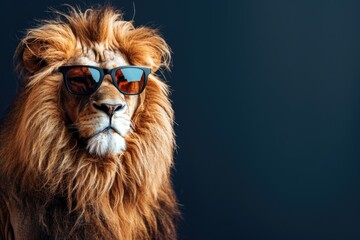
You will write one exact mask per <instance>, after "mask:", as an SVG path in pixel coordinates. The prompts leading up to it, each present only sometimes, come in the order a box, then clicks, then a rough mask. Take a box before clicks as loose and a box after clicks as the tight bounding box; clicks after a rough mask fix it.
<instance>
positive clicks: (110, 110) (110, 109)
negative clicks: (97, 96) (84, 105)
mask: <svg viewBox="0 0 360 240" xmlns="http://www.w3.org/2000/svg"><path fill="white" fill-rule="evenodd" d="M93 106H94V108H96V109H98V110H100V111H102V112H104V113H106V114H107V115H109V116H112V115H114V113H115V112H116V111H120V110H122V109H124V108H125V107H126V103H121V104H108V103H101V104H97V103H93Z"/></svg>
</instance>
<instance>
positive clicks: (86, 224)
mask: <svg viewBox="0 0 360 240" xmlns="http://www.w3.org/2000/svg"><path fill="white" fill-rule="evenodd" d="M69 9H70V11H69V14H63V13H57V14H58V17H57V18H56V19H55V20H47V21H44V22H43V24H42V25H40V26H39V27H36V28H34V29H30V30H29V31H28V33H27V35H26V37H25V38H24V39H23V40H22V41H21V43H20V45H19V47H18V50H17V53H16V58H17V59H18V70H19V72H21V73H22V74H23V75H24V79H25V80H24V87H23V89H22V90H21V91H20V93H19V95H18V97H17V99H16V101H15V102H14V104H13V105H12V106H11V111H10V112H9V114H8V116H7V118H6V119H5V121H4V123H3V125H2V127H1V130H0V138H1V145H0V180H1V187H0V204H1V206H0V223H1V224H2V226H0V238H2V237H3V238H5V239H7V238H6V236H8V238H9V239H12V237H11V236H12V235H13V234H14V235H15V237H16V236H21V234H25V233H21V231H22V230H21V229H22V228H21V227H20V228H19V226H15V225H16V223H15V222H14V220H13V219H14V218H15V217H14V216H13V217H12V216H11V215H12V214H15V213H14V212H17V213H19V214H20V215H19V216H20V217H19V218H22V217H23V218H24V219H25V220H24V222H26V221H27V220H29V221H28V222H31V224H25V228H26V226H28V228H29V229H30V230H31V228H35V229H33V231H32V232H33V234H35V233H38V234H39V235H38V236H42V237H44V236H45V237H44V238H50V239H175V238H176V231H175V225H174V220H175V219H176V217H177V216H178V209H177V205H176V200H175V195H174V191H173V190H172V183H171V176H170V170H171V167H172V165H173V149H174V133H173V110H172V108H171V103H170V101H169V99H168V94H169V89H168V86H167V85H166V84H165V83H164V82H162V81H160V79H159V78H158V77H157V76H156V75H154V74H151V75H150V77H149V78H150V79H149V81H148V84H147V87H146V89H145V91H144V92H143V93H142V94H141V95H140V96H139V100H138V102H137V104H138V105H137V108H136V110H135V112H134V114H133V116H132V126H133V131H131V132H130V133H129V134H128V135H127V137H126V144H127V148H126V150H125V152H124V153H123V154H120V155H119V156H115V155H106V156H103V157H96V156H93V155H89V154H88V152H87V151H86V149H85V148H84V146H82V144H81V143H80V142H79V140H78V139H77V138H76V137H74V135H73V134H72V133H71V131H69V129H68V127H67V120H66V111H65V110H64V108H63V101H64V98H63V97H62V95H63V93H64V86H63V80H62V75H61V74H60V73H59V72H57V69H58V67H60V66H62V65H64V64H66V63H67V62H68V61H69V60H70V59H72V58H73V57H76V56H81V55H82V54H83V53H84V49H87V48H90V49H96V46H98V45H99V44H103V46H104V48H105V49H109V50H112V51H118V52H120V53H122V54H123V55H124V56H125V57H126V58H127V60H128V62H129V63H130V64H131V65H140V66H150V67H151V68H152V71H153V72H155V71H156V70H158V69H159V68H160V67H166V68H167V67H168V66H169V61H170V50H169V48H168V46H167V44H166V43H165V41H164V40H163V39H162V38H161V36H160V35H159V34H158V32H157V31H156V30H154V29H150V28H147V27H139V28H135V27H134V25H133V24H132V22H128V21H124V20H122V16H121V13H120V12H118V11H116V10H114V9H112V8H111V7H105V8H99V9H89V10H87V11H85V12H81V11H78V10H76V9H74V8H69ZM79 44H80V46H79ZM95 52H96V51H95ZM96 53H97V56H96V61H98V62H101V58H102V57H103V56H101V53H102V52H101V51H98V52H96ZM9 204H10V205H11V206H13V207H9V206H8V205H9ZM14 209H15V210H14ZM9 216H10V217H9ZM9 219H10V220H9ZM20 220H21V219H20ZM9 222H10V223H11V224H9ZM10 225H12V226H10ZM23 228H24V227H23ZM19 229H20V230H19ZM24 231H25V232H26V229H25V230H24ZM20 239H21V237H20Z"/></svg>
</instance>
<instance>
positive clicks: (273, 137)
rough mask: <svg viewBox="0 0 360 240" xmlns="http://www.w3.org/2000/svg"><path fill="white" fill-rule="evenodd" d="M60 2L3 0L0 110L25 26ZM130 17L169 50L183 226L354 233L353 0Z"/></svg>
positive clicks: (357, 95)
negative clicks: (154, 30)
mask: <svg viewBox="0 0 360 240" xmlns="http://www.w3.org/2000/svg"><path fill="white" fill-rule="evenodd" d="M61 3H64V1H45V0H43V1H37V2H36V3H34V2H33V1H6V2H4V3H2V4H1V6H2V14H1V15H0V18H1V22H2V26H1V27H2V30H1V42H2V44H1V45H0V47H1V50H0V53H1V54H0V58H1V63H2V66H1V70H2V71H1V72H2V77H1V88H0V96H1V101H0V113H1V115H4V113H5V112H6V109H7V106H8V105H9V103H10V102H11V100H12V99H13V98H14V96H15V94H16V86H17V83H18V80H16V74H15V73H14V70H13V69H14V68H13V64H12V54H13V52H14V50H15V47H16V45H17V44H18V42H19V39H20V38H21V37H22V36H23V31H24V30H25V29H26V28H28V27H31V26H34V25H35V24H36V22H35V21H34V20H33V19H41V18H44V17H47V16H48V14H47V13H46V10H47V8H48V7H56V8H59V7H60V4H61ZM67 3H70V4H75V3H78V4H80V5H81V6H84V5H88V3H93V4H94V3H97V2H95V1H81V2H80V1H79V2H77V1H67ZM98 3H101V2H98ZM112 4H113V5H115V6H117V7H118V8H121V9H123V10H124V11H125V13H126V14H125V19H127V20H130V19H131V18H132V16H133V9H132V1H125V0H124V1H113V2H112ZM60 8H61V7H60ZM135 24H136V25H137V26H139V25H143V24H146V25H150V26H155V27H160V29H161V32H162V33H163V35H164V37H165V39H166V40H167V42H168V43H169V45H170V46H171V47H172V50H173V52H174V54H173V64H174V66H173V70H172V73H170V74H168V77H167V80H168V83H169V84H170V85H171V87H172V89H173V93H172V96H171V98H172V100H173V102H174V108H175V112H176V122H177V125H176V133H177V144H178V146H179V147H178V149H177V153H176V159H175V161H176V170H175V171H174V174H173V175H174V183H175V188H176V191H177V195H178V198H179V201H180V203H181V204H182V207H181V209H182V213H183V218H184V220H183V221H182V223H181V225H180V228H179V236H180V239H210V240H212V239H284V240H285V239H360V173H359V172H360V171H359V170H360V161H359V160H360V147H359V143H360V81H359V80H360V1H355V0H354V1H344V0H341V1H340V0H338V1H331V0H328V1H320V0H319V1H315V0H311V1H310V0H309V1H300V0H299V1H289V0H283V1H269V0H258V1H250V0H249V1H239V0H238V1H235V0H233V1H209V0H208V1H205V0H203V1H189V0H182V1H176V2H175V1H169V0H156V1H139V0H137V1H136V16H135Z"/></svg>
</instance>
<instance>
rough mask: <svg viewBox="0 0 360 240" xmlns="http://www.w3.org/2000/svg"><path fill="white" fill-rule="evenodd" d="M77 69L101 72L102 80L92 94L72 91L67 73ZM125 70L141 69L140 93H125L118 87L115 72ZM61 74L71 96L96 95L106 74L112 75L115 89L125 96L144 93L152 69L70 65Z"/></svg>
mask: <svg viewBox="0 0 360 240" xmlns="http://www.w3.org/2000/svg"><path fill="white" fill-rule="evenodd" d="M76 67H87V68H92V69H96V70H98V71H99V73H100V80H99V82H98V83H97V86H96V88H95V89H94V90H93V91H92V92H90V93H83V94H79V93H74V92H72V91H71V89H70V87H69V85H68V81H67V76H66V74H67V72H68V71H69V69H72V68H76ZM125 68H137V69H141V70H142V71H143V72H144V75H145V76H144V85H143V86H142V88H141V89H140V90H139V92H137V93H126V92H124V91H122V90H121V89H120V88H119V86H118V83H117V82H116V77H115V72H116V71H117V70H121V69H125ZM59 72H61V73H62V74H63V78H64V83H65V86H66V89H67V90H68V91H69V92H70V93H71V94H74V95H81V96H87V95H91V94H93V93H95V92H96V91H97V90H98V89H99V87H100V86H101V84H102V82H103V81H104V77H105V75H106V74H110V76H111V79H112V81H113V84H114V85H115V87H116V88H117V89H118V90H119V92H121V93H122V94H124V95H139V94H140V93H142V92H143V91H144V89H145V87H146V84H147V80H148V77H149V74H150V73H151V68H149V67H142V66H121V67H116V68H112V69H106V68H101V67H97V66H90V65H69V66H62V67H59Z"/></svg>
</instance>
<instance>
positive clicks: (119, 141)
mask: <svg viewBox="0 0 360 240" xmlns="http://www.w3.org/2000/svg"><path fill="white" fill-rule="evenodd" d="M125 148H126V142H125V139H124V138H123V137H122V136H120V135H119V134H118V133H116V132H114V131H112V130H109V131H104V132H100V133H98V134H96V135H94V136H93V137H91V138H90V139H89V140H88V142H87V150H88V151H89V153H90V154H95V155H98V156H104V155H106V154H115V155H118V154H120V153H122V152H123V151H124V150H125Z"/></svg>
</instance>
